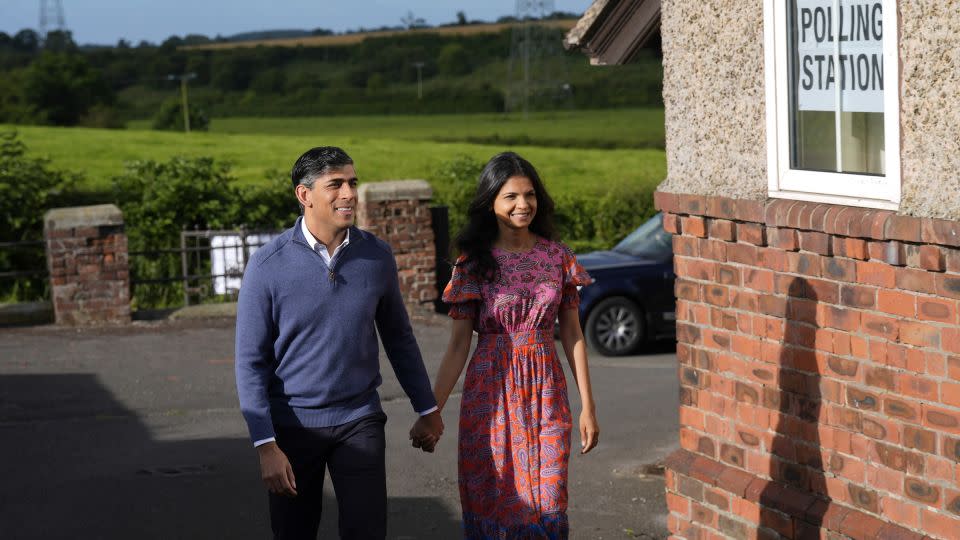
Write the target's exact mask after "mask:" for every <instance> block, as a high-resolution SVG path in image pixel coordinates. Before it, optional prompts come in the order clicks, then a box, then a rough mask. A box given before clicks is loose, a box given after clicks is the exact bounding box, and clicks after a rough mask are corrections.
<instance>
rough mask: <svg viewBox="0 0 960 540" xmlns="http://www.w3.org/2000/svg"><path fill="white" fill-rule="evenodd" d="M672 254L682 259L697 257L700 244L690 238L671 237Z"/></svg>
mask: <svg viewBox="0 0 960 540" xmlns="http://www.w3.org/2000/svg"><path fill="white" fill-rule="evenodd" d="M673 254H674V255H677V256H683V257H699V256H700V244H699V243H698V242H697V239H696V238H692V237H690V236H674V237H673Z"/></svg>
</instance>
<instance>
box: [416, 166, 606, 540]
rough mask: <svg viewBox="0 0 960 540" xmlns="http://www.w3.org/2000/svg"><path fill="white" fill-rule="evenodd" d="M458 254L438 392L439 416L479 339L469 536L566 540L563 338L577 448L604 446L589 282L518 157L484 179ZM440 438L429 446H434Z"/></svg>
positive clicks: (464, 488) (470, 402)
mask: <svg viewBox="0 0 960 540" xmlns="http://www.w3.org/2000/svg"><path fill="white" fill-rule="evenodd" d="M468 213H469V215H468V223H467V225H466V226H465V227H464V229H463V231H462V232H461V233H460V235H459V237H458V238H457V246H458V247H459V249H460V252H461V254H462V255H461V256H460V258H459V259H458V260H457V263H456V265H455V266H454V272H453V278H452V279H451V280H450V283H449V284H448V285H447V288H446V290H445V291H444V293H443V299H444V301H446V302H448V303H449V304H451V308H450V316H451V317H452V318H453V319H454V322H453V331H452V334H451V336H450V343H449V345H448V346H447V351H446V353H445V355H444V357H443V362H442V364H441V365H440V369H439V371H438V372H437V377H436V383H435V387H434V394H435V395H436V398H437V404H438V405H439V407H440V408H441V409H442V408H443V406H444V405H445V404H446V402H447V398H448V397H449V396H450V392H451V391H452V390H453V387H454V385H455V384H456V382H457V379H459V378H460V373H461V372H462V371H463V367H464V364H465V363H466V360H467V355H468V353H469V351H470V341H471V337H472V334H473V330H476V331H477V333H478V334H479V337H478V340H477V348H476V350H475V351H474V353H473V358H472V360H471V362H470V366H469V367H468V368H467V375H466V378H465V379H464V383H463V401H462V404H461V406H460V439H459V457H458V468H459V480H460V502H461V505H462V507H463V522H464V534H465V536H466V537H467V538H551V539H553V538H566V537H567V535H568V530H569V528H568V525H567V514H566V510H567V464H568V461H569V459H570V431H571V427H572V420H571V415H570V407H569V404H568V402H567V386H566V379H565V377H564V373H563V367H562V366H561V364H560V361H559V359H558V357H557V352H556V349H555V347H554V340H553V329H554V321H555V320H556V319H557V316H558V315H559V320H560V341H561V343H562V344H563V350H564V353H565V354H566V356H567V360H568V361H569V363H570V368H571V370H572V371H573V374H574V379H575V380H576V383H577V387H578V388H579V390H580V401H581V403H582V404H583V410H582V412H581V413H580V421H579V428H580V439H581V443H580V445H581V450H580V452H581V453H583V454H585V453H587V452H589V451H590V450H591V449H593V447H595V446H596V445H597V441H598V438H599V428H598V426H597V419H596V411H595V406H594V401H593V392H592V391H591V388H590V374H589V372H588V368H587V351H586V345H585V343H584V339H583V333H582V331H581V329H580V321H579V319H578V317H577V309H576V308H577V305H578V303H579V296H578V294H577V287H578V286H580V285H586V284H588V283H590V281H591V280H590V276H588V275H587V273H586V272H585V271H584V270H583V268H582V267H581V266H580V265H579V264H578V263H577V260H576V258H575V257H574V255H573V252H572V251H570V249H569V248H567V247H566V246H565V245H563V244H561V243H559V242H556V241H554V240H553V232H554V231H553V201H552V200H551V199H550V197H549V196H548V195H547V192H546V190H545V189H544V187H543V184H542V183H541V182H540V177H539V175H538V174H537V171H536V170H535V169H534V168H533V165H531V164H530V163H529V162H528V161H526V160H525V159H523V158H521V157H520V156H518V155H517V154H514V153H512V152H505V153H502V154H498V155H496V156H494V157H493V158H492V159H491V160H490V161H489V162H488V163H487V165H486V166H485V167H484V169H483V172H482V173H481V174H480V182H479V185H478V186H477V194H476V196H475V197H474V199H473V201H472V202H471V203H470V208H469V210H468ZM431 443H432V441H431Z"/></svg>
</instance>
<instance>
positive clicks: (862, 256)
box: [843, 238, 870, 261]
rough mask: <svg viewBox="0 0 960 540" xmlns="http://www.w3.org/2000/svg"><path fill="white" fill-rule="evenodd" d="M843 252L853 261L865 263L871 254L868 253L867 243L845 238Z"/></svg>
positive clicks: (861, 240) (858, 239)
mask: <svg viewBox="0 0 960 540" xmlns="http://www.w3.org/2000/svg"><path fill="white" fill-rule="evenodd" d="M843 251H844V253H845V255H844V256H845V257H849V258H851V259H859V260H862V261H865V260H867V259H868V258H869V257H870V253H869V252H868V251H867V241H866V240H863V239H860V238H844V239H843Z"/></svg>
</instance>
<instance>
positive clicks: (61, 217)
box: [43, 204, 130, 325]
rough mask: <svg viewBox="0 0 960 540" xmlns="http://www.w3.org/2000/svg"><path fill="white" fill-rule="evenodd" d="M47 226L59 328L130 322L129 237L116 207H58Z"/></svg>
mask: <svg viewBox="0 0 960 540" xmlns="http://www.w3.org/2000/svg"><path fill="white" fill-rule="evenodd" d="M43 221H44V228H43V236H44V240H45V242H46V253H47V269H48V270H49V272H50V286H51V290H50V296H51V298H52V300H53V311H54V317H55V319H56V322H57V324H65V325H90V324H104V323H112V324H122V323H127V322H130V279H129V272H128V267H127V235H126V234H125V233H124V230H123V215H122V214H121V213H120V209H118V208H117V207H116V206H114V205H112V204H105V205H98V206H84V207H77V208H57V209H54V210H50V211H49V212H47V213H46V214H45V215H44V219H43Z"/></svg>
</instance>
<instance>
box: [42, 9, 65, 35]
mask: <svg viewBox="0 0 960 540" xmlns="http://www.w3.org/2000/svg"><path fill="white" fill-rule="evenodd" d="M66 29H67V21H66V19H65V18H64V16H63V2H62V1H61V0H40V39H46V37H47V33H48V32H51V31H53V30H61V31H62V30H66Z"/></svg>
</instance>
